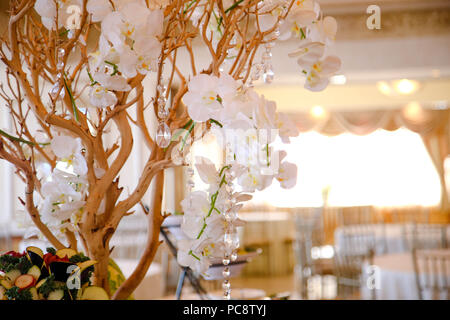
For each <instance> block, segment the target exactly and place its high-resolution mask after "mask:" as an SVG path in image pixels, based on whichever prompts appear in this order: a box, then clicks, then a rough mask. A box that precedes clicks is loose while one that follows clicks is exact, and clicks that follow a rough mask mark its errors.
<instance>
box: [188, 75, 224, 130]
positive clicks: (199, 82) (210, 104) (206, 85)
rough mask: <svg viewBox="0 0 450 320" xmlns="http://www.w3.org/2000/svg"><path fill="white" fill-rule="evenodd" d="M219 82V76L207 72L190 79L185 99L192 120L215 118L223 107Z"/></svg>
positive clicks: (200, 120) (202, 120)
mask: <svg viewBox="0 0 450 320" xmlns="http://www.w3.org/2000/svg"><path fill="white" fill-rule="evenodd" d="M218 83H219V78H217V77H216V76H210V75H206V74H199V75H197V76H195V77H193V78H192V79H191V81H189V84H188V92H187V93H186V94H185V95H184V97H183V101H184V103H185V104H186V106H187V108H188V113H189V116H190V117H191V119H192V120H194V121H196V122H205V121H207V120H209V119H210V118H214V116H215V115H216V114H217V111H218V110H220V109H221V108H222V105H221V103H220V102H219V99H218V92H217V87H218Z"/></svg>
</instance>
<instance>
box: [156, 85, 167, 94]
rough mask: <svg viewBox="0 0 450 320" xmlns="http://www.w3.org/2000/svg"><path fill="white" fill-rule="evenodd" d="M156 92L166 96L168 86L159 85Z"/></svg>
mask: <svg viewBox="0 0 450 320" xmlns="http://www.w3.org/2000/svg"><path fill="white" fill-rule="evenodd" d="M156 90H158V92H159V93H160V94H164V93H166V90H167V88H166V86H164V85H162V84H158V85H157V86H156Z"/></svg>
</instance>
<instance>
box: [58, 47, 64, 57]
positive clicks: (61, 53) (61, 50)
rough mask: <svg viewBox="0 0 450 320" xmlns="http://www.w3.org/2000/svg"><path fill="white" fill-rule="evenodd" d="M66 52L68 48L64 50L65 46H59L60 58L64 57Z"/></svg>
mask: <svg viewBox="0 0 450 320" xmlns="http://www.w3.org/2000/svg"><path fill="white" fill-rule="evenodd" d="M65 54H66V50H64V48H58V59H62V58H64V55H65Z"/></svg>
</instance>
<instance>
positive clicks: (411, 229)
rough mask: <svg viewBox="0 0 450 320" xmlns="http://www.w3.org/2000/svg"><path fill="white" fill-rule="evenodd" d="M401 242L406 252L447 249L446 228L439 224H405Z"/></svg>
mask: <svg viewBox="0 0 450 320" xmlns="http://www.w3.org/2000/svg"><path fill="white" fill-rule="evenodd" d="M402 235H403V242H404V246H405V248H406V249H407V250H412V249H438V248H447V246H448V243H447V226H446V225H440V224H405V225H403V228H402Z"/></svg>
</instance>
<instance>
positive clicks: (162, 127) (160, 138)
mask: <svg viewBox="0 0 450 320" xmlns="http://www.w3.org/2000/svg"><path fill="white" fill-rule="evenodd" d="M171 138H172V134H171V132H170V129H169V127H168V126H167V124H166V123H165V122H161V123H160V124H159V126H158V129H157V130H156V144H157V145H158V146H159V147H160V148H166V147H167V146H168V145H169V144H170V139H171Z"/></svg>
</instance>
